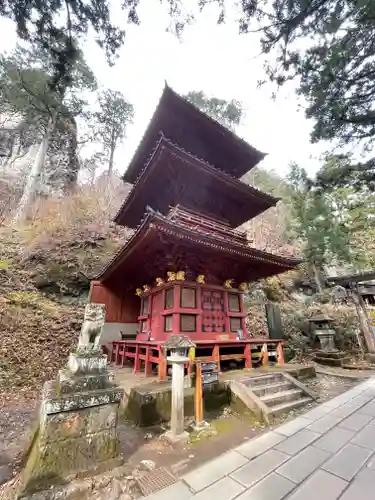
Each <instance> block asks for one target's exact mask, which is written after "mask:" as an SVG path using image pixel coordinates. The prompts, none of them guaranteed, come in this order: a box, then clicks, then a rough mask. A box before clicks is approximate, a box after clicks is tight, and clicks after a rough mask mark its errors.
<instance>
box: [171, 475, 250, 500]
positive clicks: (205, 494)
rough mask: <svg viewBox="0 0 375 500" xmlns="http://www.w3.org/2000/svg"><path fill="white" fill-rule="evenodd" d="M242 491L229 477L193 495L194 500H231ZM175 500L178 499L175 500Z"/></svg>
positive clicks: (241, 487)
mask: <svg viewBox="0 0 375 500" xmlns="http://www.w3.org/2000/svg"><path fill="white" fill-rule="evenodd" d="M244 490H245V488H244V487H243V486H241V485H240V484H238V483H237V482H236V481H234V480H233V479H231V478H230V477H224V478H223V479H220V481H218V482H217V483H214V484H213V485H211V486H210V487H208V488H206V489H205V490H203V491H201V492H200V493H198V494H197V495H195V497H194V500H212V499H215V500H231V499H232V498H235V497H237V496H238V495H239V494H240V493H242V492H243V491H244ZM171 498H172V497H171ZM177 500H180V499H179V498H177Z"/></svg>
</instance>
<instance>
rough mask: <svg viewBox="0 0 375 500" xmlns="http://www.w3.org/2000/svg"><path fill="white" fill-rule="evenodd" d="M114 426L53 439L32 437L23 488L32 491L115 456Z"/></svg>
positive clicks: (93, 467)
mask: <svg viewBox="0 0 375 500" xmlns="http://www.w3.org/2000/svg"><path fill="white" fill-rule="evenodd" d="M118 453H119V442H118V436H117V432H116V429H108V430H105V431H101V432H98V433H96V434H90V435H89V436H82V437H78V438H68V439H65V440H60V441H56V442H48V441H46V440H45V439H43V436H42V435H39V436H38V437H37V438H36V441H35V443H34V446H33V448H32V450H31V453H30V455H29V457H28V461H27V465H26V467H25V470H24V472H23V489H24V490H25V491H28V492H30V491H34V490H38V489H43V488H45V487H46V486H48V485H49V484H51V483H59V482H62V481H63V480H64V478H65V477H66V476H68V475H69V474H72V473H77V472H83V471H90V470H94V469H96V468H97V467H98V466H100V464H103V463H106V462H110V461H111V460H112V459H114V458H116V457H118Z"/></svg>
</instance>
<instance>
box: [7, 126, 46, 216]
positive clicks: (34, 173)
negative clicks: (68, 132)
mask: <svg viewBox="0 0 375 500" xmlns="http://www.w3.org/2000/svg"><path fill="white" fill-rule="evenodd" d="M54 126H55V119H54V118H50V119H49V121H48V124H47V128H46V131H45V133H44V136H43V138H42V142H41V143H40V146H39V149H38V153H37V155H36V157H35V161H34V164H33V166H32V168H31V170H30V173H29V176H28V178H27V182H26V185H25V187H24V190H23V194H22V196H21V199H20V201H19V203H18V206H17V210H16V213H15V215H14V217H13V222H14V223H17V222H21V221H23V220H25V218H26V216H27V212H28V210H29V208H30V205H31V204H32V202H33V200H34V198H35V191H36V187H37V184H38V179H39V177H40V174H41V173H42V170H43V167H44V163H45V160H46V155H47V150H48V144H49V141H50V138H51V135H52V132H53V129H54Z"/></svg>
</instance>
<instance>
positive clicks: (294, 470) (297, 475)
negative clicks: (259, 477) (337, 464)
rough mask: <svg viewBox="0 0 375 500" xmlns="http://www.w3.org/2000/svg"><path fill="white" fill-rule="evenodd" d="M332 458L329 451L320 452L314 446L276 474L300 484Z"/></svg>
mask: <svg viewBox="0 0 375 500" xmlns="http://www.w3.org/2000/svg"><path fill="white" fill-rule="evenodd" d="M330 456H331V453H329V452H328V451H324V450H320V449H319V448H315V447H314V446H308V447H307V448H305V449H304V450H302V451H301V452H300V453H298V455H296V456H295V457H293V458H291V459H290V460H288V461H287V462H286V463H285V464H283V465H282V466H281V467H279V468H278V469H277V470H276V472H277V473H278V474H281V475H282V476H284V477H286V478H287V479H290V480H291V481H293V482H294V483H297V484H298V483H300V482H301V481H303V480H304V479H305V478H306V477H307V476H309V475H310V474H311V473H312V472H313V471H314V470H315V469H317V468H318V467H319V466H320V465H321V464H322V463H323V462H325V461H326V460H327V459H328V458H329V457H330Z"/></svg>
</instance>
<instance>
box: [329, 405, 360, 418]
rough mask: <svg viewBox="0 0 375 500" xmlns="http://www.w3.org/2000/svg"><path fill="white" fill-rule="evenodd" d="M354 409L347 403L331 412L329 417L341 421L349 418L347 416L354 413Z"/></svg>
mask: <svg viewBox="0 0 375 500" xmlns="http://www.w3.org/2000/svg"><path fill="white" fill-rule="evenodd" d="M356 409H357V408H356V407H355V406H353V405H351V404H349V403H347V404H344V405H342V406H339V407H338V408H336V409H335V410H333V411H331V413H330V416H331V417H336V418H341V419H343V418H346V417H349V415H351V414H352V413H354V412H355V411H356Z"/></svg>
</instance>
